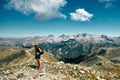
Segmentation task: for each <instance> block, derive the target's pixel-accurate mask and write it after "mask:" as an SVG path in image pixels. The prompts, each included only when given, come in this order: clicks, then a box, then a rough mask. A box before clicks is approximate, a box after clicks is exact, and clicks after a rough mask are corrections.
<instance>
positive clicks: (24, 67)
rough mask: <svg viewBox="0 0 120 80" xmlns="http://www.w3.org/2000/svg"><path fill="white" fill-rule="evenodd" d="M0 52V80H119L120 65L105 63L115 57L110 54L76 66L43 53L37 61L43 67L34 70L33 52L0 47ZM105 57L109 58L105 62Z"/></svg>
mask: <svg viewBox="0 0 120 80" xmlns="http://www.w3.org/2000/svg"><path fill="white" fill-rule="evenodd" d="M109 50H110V49H109ZM0 51H1V53H0V55H1V56H0V59H1V60H0V61H1V62H2V64H3V65H2V66H1V68H0V80H119V79H120V64H119V63H113V62H111V60H109V58H113V57H114V56H115V55H114V56H111V53H108V55H106V56H105V57H103V56H101V55H97V56H95V57H91V58H89V59H88V60H85V61H83V62H81V63H80V64H70V63H64V62H62V61H59V60H57V59H56V58H55V57H54V55H52V53H48V52H46V51H45V54H43V55H42V59H41V60H42V63H43V67H42V68H41V69H40V70H38V69H36V66H37V64H36V61H35V59H34V49H33V48H31V49H27V48H20V47H1V48H0ZM115 51H116V50H115ZM115 51H114V50H113V51H112V52H115ZM8 52H9V53H8ZM7 53H8V54H7ZM108 56H111V57H109V58H107V57H108ZM117 56H118V55H117ZM10 57H11V58H10ZM115 57H116V56H115ZM116 58H117V57H116ZM8 59H9V60H8ZM6 60H7V61H6ZM91 64H92V65H91Z"/></svg>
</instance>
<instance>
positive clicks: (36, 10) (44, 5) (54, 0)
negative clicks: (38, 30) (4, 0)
mask: <svg viewBox="0 0 120 80" xmlns="http://www.w3.org/2000/svg"><path fill="white" fill-rule="evenodd" d="M66 3H67V2H66V0H10V2H9V3H8V4H7V5H6V6H7V8H10V9H11V8H12V9H15V10H17V11H20V12H22V13H23V14H25V15H29V14H34V15H35V17H36V18H37V19H39V20H48V19H51V18H64V19H65V18H66V15H64V14H62V13H61V12H60V9H61V7H63V6H65V4H66Z"/></svg>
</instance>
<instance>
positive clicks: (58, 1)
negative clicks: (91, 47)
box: [0, 0, 120, 38]
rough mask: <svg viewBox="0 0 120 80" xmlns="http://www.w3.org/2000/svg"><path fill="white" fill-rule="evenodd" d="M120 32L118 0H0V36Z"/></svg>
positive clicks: (108, 33) (119, 1)
mask: <svg viewBox="0 0 120 80" xmlns="http://www.w3.org/2000/svg"><path fill="white" fill-rule="evenodd" d="M82 33H88V34H96V35H108V36H115V37H116V36H120V0H0V37H17V38H20V37H30V36H47V35H51V34H53V35H55V36H58V35H62V34H66V35H74V34H82Z"/></svg>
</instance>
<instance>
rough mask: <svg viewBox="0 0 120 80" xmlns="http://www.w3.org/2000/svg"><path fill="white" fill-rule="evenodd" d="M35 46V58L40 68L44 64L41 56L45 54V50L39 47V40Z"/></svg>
mask: <svg viewBox="0 0 120 80" xmlns="http://www.w3.org/2000/svg"><path fill="white" fill-rule="evenodd" d="M34 47H35V59H36V60H37V63H38V69H39V68H40V67H41V66H42V63H41V60H40V57H41V55H42V54H43V50H42V49H41V48H40V47H38V43H37V42H35V43H34Z"/></svg>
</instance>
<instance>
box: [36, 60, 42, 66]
mask: <svg viewBox="0 0 120 80" xmlns="http://www.w3.org/2000/svg"><path fill="white" fill-rule="evenodd" d="M37 63H38V67H39V68H40V66H41V65H40V61H39V59H37Z"/></svg>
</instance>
